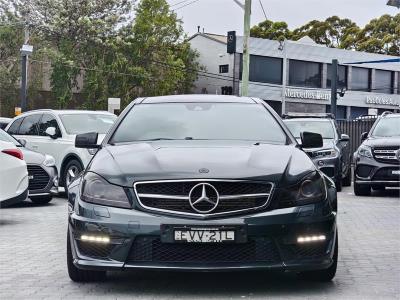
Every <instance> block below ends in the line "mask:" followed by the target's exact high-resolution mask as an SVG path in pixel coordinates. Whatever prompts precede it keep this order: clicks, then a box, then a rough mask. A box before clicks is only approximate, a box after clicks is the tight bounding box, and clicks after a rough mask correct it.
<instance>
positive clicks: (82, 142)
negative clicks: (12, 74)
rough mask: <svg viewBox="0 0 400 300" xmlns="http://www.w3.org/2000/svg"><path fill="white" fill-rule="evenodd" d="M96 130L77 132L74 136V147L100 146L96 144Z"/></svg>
mask: <svg viewBox="0 0 400 300" xmlns="http://www.w3.org/2000/svg"><path fill="white" fill-rule="evenodd" d="M98 135H99V134H98V133H97V132H89V133H82V134H78V135H77V136H76V137H75V147H76V148H91V149H93V148H100V145H97V137H98Z"/></svg>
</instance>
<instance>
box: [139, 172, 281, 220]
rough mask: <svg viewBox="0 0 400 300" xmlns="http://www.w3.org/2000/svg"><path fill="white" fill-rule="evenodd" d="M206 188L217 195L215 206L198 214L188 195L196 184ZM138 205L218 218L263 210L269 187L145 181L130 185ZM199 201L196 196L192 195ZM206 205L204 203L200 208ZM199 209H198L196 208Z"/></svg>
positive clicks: (265, 184)
mask: <svg viewBox="0 0 400 300" xmlns="http://www.w3.org/2000/svg"><path fill="white" fill-rule="evenodd" d="M200 183H201V184H210V185H212V186H213V187H214V188H215V190H217V191H218V194H219V203H218V205H217V206H216V207H215V209H214V210H212V212H211V213H206V214H205V213H201V212H198V211H196V210H194V209H193V207H192V206H191V205H190V201H189V194H190V192H191V190H192V188H193V187H194V186H196V185H198V184H200ZM134 187H135V192H136V195H137V198H138V200H139V203H140V205H141V206H142V207H144V208H146V209H150V210H155V211H161V212H170V213H177V214H189V215H200V216H205V215H207V216H208V215H221V214H228V213H234V212H243V211H249V210H255V209H259V208H262V207H265V206H266V205H267V204H268V201H269V199H270V195H271V193H272V189H273V185H272V184H271V183H268V182H253V181H227V180H225V181H224V180H209V179H208V180H207V179H204V180H180V181H153V182H152V181H148V182H137V183H135V185H134ZM196 197H200V195H196ZM206 206H207V203H204V207H206ZM199 208H202V206H201V204H199Z"/></svg>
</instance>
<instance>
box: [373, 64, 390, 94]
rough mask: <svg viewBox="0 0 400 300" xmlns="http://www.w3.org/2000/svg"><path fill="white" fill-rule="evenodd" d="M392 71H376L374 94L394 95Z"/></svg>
mask: <svg viewBox="0 0 400 300" xmlns="http://www.w3.org/2000/svg"><path fill="white" fill-rule="evenodd" d="M392 76H393V75H392V72H391V71H383V70H375V88H374V90H373V92H375V93H384V94H392V93H393V77H392Z"/></svg>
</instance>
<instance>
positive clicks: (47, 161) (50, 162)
mask: <svg viewBox="0 0 400 300" xmlns="http://www.w3.org/2000/svg"><path fill="white" fill-rule="evenodd" d="M43 165H44V166H46V167H54V166H55V165H56V161H55V159H54V157H53V156H51V155H47V154H46V155H45V157H44V161H43Z"/></svg>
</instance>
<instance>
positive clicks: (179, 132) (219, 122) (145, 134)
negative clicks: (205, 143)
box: [112, 103, 287, 144]
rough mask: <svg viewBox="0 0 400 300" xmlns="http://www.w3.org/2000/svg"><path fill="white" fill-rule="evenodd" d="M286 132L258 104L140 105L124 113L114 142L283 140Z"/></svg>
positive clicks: (278, 142)
mask: <svg viewBox="0 0 400 300" xmlns="http://www.w3.org/2000/svg"><path fill="white" fill-rule="evenodd" d="M286 138H287V136H286V134H285V133H284V131H283V129H282V128H281V127H280V125H279V123H278V122H277V120H276V119H275V118H274V117H273V116H272V115H271V113H270V112H269V111H268V110H267V109H266V108H265V107H264V106H262V105H261V104H244V103H161V104H140V105H137V106H135V107H133V109H132V110H131V111H130V112H129V113H128V114H127V115H126V116H125V118H124V120H123V121H122V122H121V124H120V125H119V127H118V129H117V130H116V131H115V133H114V136H113V138H112V142H114V143H125V142H135V141H146V140H154V139H174V140H184V139H186V140H247V141H260V142H267V143H268V142H270V143H276V144H285V143H286Z"/></svg>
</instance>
